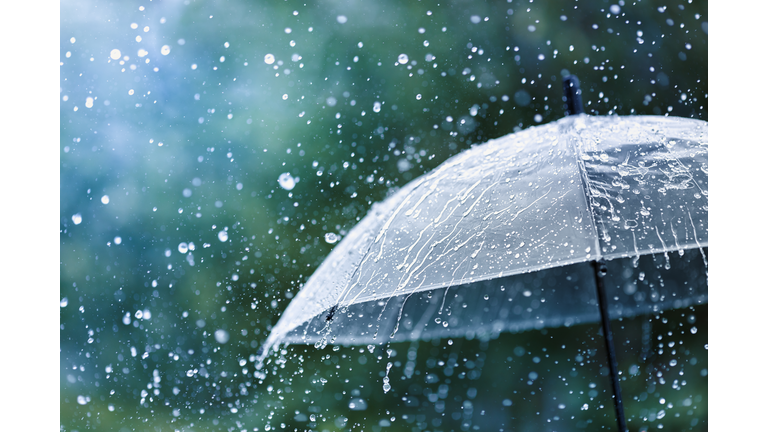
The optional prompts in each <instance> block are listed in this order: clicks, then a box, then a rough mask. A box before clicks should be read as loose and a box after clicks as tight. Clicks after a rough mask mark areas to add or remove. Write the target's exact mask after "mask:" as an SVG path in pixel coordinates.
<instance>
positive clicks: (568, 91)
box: [563, 75, 584, 116]
mask: <svg viewBox="0 0 768 432" xmlns="http://www.w3.org/2000/svg"><path fill="white" fill-rule="evenodd" d="M563 101H564V102H565V104H566V109H565V115H566V116H568V115H576V114H583V113H584V107H583V106H582V104H581V87H579V79H578V78H576V75H568V76H566V77H565V78H563Z"/></svg>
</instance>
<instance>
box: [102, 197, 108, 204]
mask: <svg viewBox="0 0 768 432" xmlns="http://www.w3.org/2000/svg"><path fill="white" fill-rule="evenodd" d="M101 203H102V204H109V195H104V196H103V197H101Z"/></svg>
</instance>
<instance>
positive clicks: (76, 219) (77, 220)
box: [72, 213, 83, 225]
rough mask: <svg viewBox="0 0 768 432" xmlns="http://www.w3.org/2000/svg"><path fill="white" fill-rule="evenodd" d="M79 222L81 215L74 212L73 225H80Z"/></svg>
mask: <svg viewBox="0 0 768 432" xmlns="http://www.w3.org/2000/svg"><path fill="white" fill-rule="evenodd" d="M81 222H83V216H82V215H81V214H80V213H75V214H73V215H72V223H74V224H75V225H80V223H81Z"/></svg>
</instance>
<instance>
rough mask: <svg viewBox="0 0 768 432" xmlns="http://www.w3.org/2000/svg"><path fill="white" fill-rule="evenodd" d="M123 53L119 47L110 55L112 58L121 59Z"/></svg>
mask: <svg viewBox="0 0 768 432" xmlns="http://www.w3.org/2000/svg"><path fill="white" fill-rule="evenodd" d="M121 55H122V54H121V53H120V50H119V49H113V50H112V51H110V53H109V57H110V58H112V60H119V59H120V56H121Z"/></svg>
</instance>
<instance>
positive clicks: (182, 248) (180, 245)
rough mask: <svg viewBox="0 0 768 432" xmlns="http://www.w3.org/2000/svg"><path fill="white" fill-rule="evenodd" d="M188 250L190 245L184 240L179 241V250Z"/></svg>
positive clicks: (184, 251)
mask: <svg viewBox="0 0 768 432" xmlns="http://www.w3.org/2000/svg"><path fill="white" fill-rule="evenodd" d="M188 250H189V245H187V244H186V243H184V242H181V243H179V252H181V253H187V251H188Z"/></svg>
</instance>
